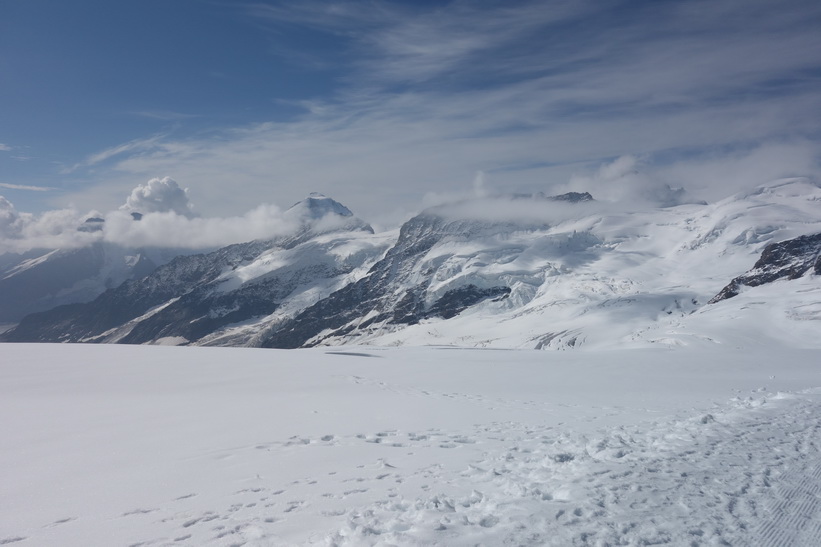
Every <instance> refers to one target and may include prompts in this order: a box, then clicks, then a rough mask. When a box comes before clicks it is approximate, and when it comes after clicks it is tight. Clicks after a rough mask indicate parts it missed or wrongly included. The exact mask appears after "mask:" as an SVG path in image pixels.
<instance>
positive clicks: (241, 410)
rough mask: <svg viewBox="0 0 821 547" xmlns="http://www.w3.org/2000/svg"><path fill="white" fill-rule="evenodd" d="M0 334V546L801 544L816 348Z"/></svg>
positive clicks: (816, 398)
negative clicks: (67, 341) (554, 348)
mask: <svg viewBox="0 0 821 547" xmlns="http://www.w3.org/2000/svg"><path fill="white" fill-rule="evenodd" d="M761 342H762V343H758V344H756V345H755V346H754V348H751V349H750V350H749V351H739V350H737V349H735V348H733V347H731V346H727V345H713V346H710V347H687V348H677V349H675V350H670V349H667V348H661V347H656V348H649V349H641V350H637V349H636V350H621V351H595V350H592V351H576V352H554V353H552V354H549V355H548V354H546V353H545V352H539V351H510V350H508V351H504V350H502V351H488V350H477V349H472V350H467V349H453V348H445V347H438V348H436V347H428V348H368V347H356V348H351V349H347V348H346V350H345V351H337V350H332V349H328V348H325V349H322V348H313V349H307V350H295V351H277V350H267V351H263V350H253V349H231V348H191V347H188V348H161V347H144V346H115V345H108V346H92V345H59V346H56V345H46V344H42V345H38V344H31V345H29V344H0V438H2V440H3V441H2V443H0V515H2V518H0V544H2V545H4V546H13V547H29V546H38V547H39V546H52V545H54V546H58V545H59V546H61V547H86V546H89V545H146V546H148V545H152V546H154V545H156V546H160V545H180V546H192V547H193V546H196V547H228V546H231V545H245V546H247V547H270V546H299V545H317V546H326V547H327V546H337V547H343V546H387V545H403V546H404V545H426V546H442V547H462V546H475V545H517V546H527V547H530V546H534V547H535V546H539V547H542V546H556V547H565V546H568V545H587V546H596V545H674V546H708V545H743V546H748V545H749V546H752V545H755V546H761V547H774V546H786V545H789V546H796V547H815V546H817V545H819V544H821V496H819V494H820V493H821V482H819V478H821V452H819V439H821V425H819V420H818V417H819V415H821V391H820V390H819V388H821V369H819V360H818V351H817V350H800V349H795V348H789V347H785V346H781V345H777V344H771V343H770V344H768V343H766V341H761Z"/></svg>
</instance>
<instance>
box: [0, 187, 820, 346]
mask: <svg viewBox="0 0 821 547" xmlns="http://www.w3.org/2000/svg"><path fill="white" fill-rule="evenodd" d="M594 197H595V196H590V194H587V193H570V194H564V195H561V196H545V195H542V194H535V195H525V196H523V195H513V196H510V195H507V196H494V197H483V198H477V199H473V200H468V201H463V202H459V203H453V204H448V205H441V206H437V207H433V208H430V209H427V210H425V211H423V212H422V213H420V214H418V215H416V216H414V217H413V218H411V219H410V220H408V221H407V222H405V223H404V224H403V225H402V226H401V228H400V229H399V230H397V231H392V232H386V233H379V234H375V233H374V232H373V229H372V228H371V227H370V226H369V225H368V224H367V223H366V222H364V221H363V220H361V219H358V218H357V217H355V216H354V215H353V214H352V213H351V211H350V210H348V209H347V208H346V207H345V206H343V205H342V204H340V203H338V202H336V201H334V200H332V199H330V198H327V197H325V196H321V195H311V196H310V197H309V198H307V199H306V200H304V201H302V202H300V203H298V204H297V205H295V206H294V207H293V208H292V209H291V210H289V211H288V212H287V213H286V214H290V215H293V216H294V218H298V219H300V223H299V226H300V228H299V229H298V230H297V231H296V232H295V233H293V234H291V235H288V236H283V237H279V238H276V239H273V240H268V241H253V242H248V243H242V244H237V245H231V246H228V247H225V248H222V249H219V250H217V251H214V252H211V253H207V254H200V255H191V256H180V257H177V258H175V259H173V260H171V261H170V262H168V263H167V264H164V265H162V266H160V267H158V268H156V269H155V270H154V271H153V272H151V273H150V274H148V275H145V276H143V277H139V278H136V279H130V280H127V281H125V282H124V283H122V284H120V285H119V286H117V287H112V288H110V289H109V290H107V291H105V292H104V293H102V294H101V295H99V296H98V297H97V298H96V299H94V300H92V301H90V302H86V303H75V304H70V305H67V306H60V307H57V308H55V309H52V310H50V311H45V312H41V313H35V314H32V315H29V316H27V317H25V318H23V319H22V321H20V323H19V325H17V327H15V328H14V329H12V330H10V331H8V332H6V333H5V334H4V335H3V337H2V339H3V340H5V341H18V342H22V341H38V342H58V341H59V342H117V343H134V344H175V345H179V344H191V345H212V346H252V347H278V348H296V347H308V346H316V345H343V344H370V345H423V344H442V345H457V346H469V347H500V348H501V347H505V348H539V349H567V348H576V347H625V346H648V345H661V346H677V345H689V344H714V343H734V344H744V343H747V342H749V341H755V340H760V339H762V337H763V338H773V337H774V338H778V339H780V340H782V341H785V342H787V343H791V342H798V341H801V343H802V344H804V345H806V343H808V341H810V342H809V343H812V340H815V339H816V338H817V336H813V335H812V332H813V331H814V330H816V329H817V328H818V327H817V325H818V324H817V323H816V321H817V320H819V319H821V284H819V283H818V279H819V278H818V275H819V274H821V259H819V250H821V235H819V233H821V188H819V187H818V186H817V185H816V184H814V183H813V182H812V181H810V180H807V179H801V178H796V179H785V180H780V181H776V182H773V183H770V184H767V185H764V186H761V187H758V188H756V189H755V190H753V191H751V192H746V193H742V194H739V195H735V196H732V197H730V198H727V199H724V200H722V201H719V202H716V203H712V204H703V203H701V204H699V203H694V204H684V205H677V206H670V207H660V208H654V209H650V210H631V209H629V208H626V207H623V206H618V205H614V204H611V203H603V202H599V201H596V200H595V199H593V198H594ZM2 290H3V295H4V296H3V298H8V296H6V289H5V288H3V289H2ZM816 343H817V342H816Z"/></svg>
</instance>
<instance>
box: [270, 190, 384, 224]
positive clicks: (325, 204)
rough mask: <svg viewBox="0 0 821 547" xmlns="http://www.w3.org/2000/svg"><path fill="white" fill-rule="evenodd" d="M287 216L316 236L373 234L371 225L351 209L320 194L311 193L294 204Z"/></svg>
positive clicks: (286, 213)
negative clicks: (328, 233) (352, 233)
mask: <svg viewBox="0 0 821 547" xmlns="http://www.w3.org/2000/svg"><path fill="white" fill-rule="evenodd" d="M285 216H286V217H290V218H292V219H294V220H296V221H297V222H299V224H300V225H302V227H303V228H304V229H307V230H310V232H312V233H314V234H320V233H325V232H335V231H351V230H364V231H366V232H370V233H373V228H372V227H371V226H370V224H368V223H367V222H365V221H364V220H362V219H360V218H358V217H355V216H354V214H353V213H352V212H351V210H350V209H348V208H347V207H345V206H344V205H342V204H341V203H339V202H338V201H336V200H334V199H331V198H329V197H327V196H325V195H323V194H320V193H319V192H311V193H310V194H309V195H308V197H307V198H305V199H303V200H302V201H300V202H297V203H295V204H293V205H292V206H291V207H290V208H289V209H288V210H287V211H285Z"/></svg>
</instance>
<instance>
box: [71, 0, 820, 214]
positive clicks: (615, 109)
mask: <svg viewBox="0 0 821 547" xmlns="http://www.w3.org/2000/svg"><path fill="white" fill-rule="evenodd" d="M241 9H243V10H250V12H251V13H252V14H253V15H254V16H255V17H256V18H258V19H259V20H264V21H266V22H267V24H272V25H275V26H276V25H291V26H292V27H293V28H297V29H302V28H304V27H310V28H311V29H312V30H313V31H320V32H327V33H328V34H329V35H331V37H332V39H342V40H344V41H345V44H346V45H347V46H348V47H340V48H337V50H336V51H335V52H334V55H335V56H338V59H337V57H334V60H335V61H338V62H339V65H338V66H342V68H344V69H346V70H347V71H348V74H349V77H347V78H345V79H343V80H342V81H343V82H344V84H343V85H342V86H341V87H339V88H338V89H336V92H335V93H332V94H330V95H329V96H325V98H324V99H321V98H312V99H311V100H310V101H305V102H304V104H305V105H306V112H305V113H304V114H303V115H302V117H298V118H295V119H290V120H288V121H277V122H263V123H257V124H251V125H247V126H243V127H240V128H229V129H222V130H215V131H211V132H209V133H208V134H207V136H202V135H203V134H197V135H194V136H190V137H184V136H175V137H172V136H168V135H165V136H163V135H155V136H153V137H150V138H147V139H136V140H132V141H130V142H127V143H124V144H122V145H120V146H115V147H111V148H108V149H106V150H103V151H101V152H100V153H98V154H94V155H92V156H90V157H89V158H88V159H87V160H86V161H85V162H83V163H82V164H81V165H80V166H78V168H80V167H93V169H88V170H87V171H83V174H86V175H87V180H89V181H91V182H92V185H91V186H90V187H87V188H84V189H83V190H80V191H78V192H67V193H65V194H64V195H62V196H59V197H58V198H57V199H60V200H62V201H61V204H62V205H65V204H66V203H84V204H85V203H87V204H89V205H91V206H94V207H99V208H102V209H108V208H110V207H113V206H115V203H116V205H119V199H120V196H121V195H122V194H123V193H124V192H126V191H128V190H130V189H131V188H133V187H134V186H135V185H136V184H137V183H141V182H143V181H145V180H147V179H149V178H151V177H155V176H156V174H157V173H168V174H170V175H172V176H173V177H174V178H176V179H177V180H181V181H188V183H189V184H192V185H194V184H196V191H197V209H198V211H200V212H201V213H202V214H203V215H209V216H223V217H224V216H235V217H240V216H242V215H243V214H244V212H245V211H247V210H249V209H251V208H253V207H256V206H257V205H258V204H259V203H260V202H264V203H279V204H286V205H287V204H289V203H293V202H294V201H297V200H299V199H301V198H303V197H304V196H305V195H306V194H307V193H308V192H310V191H321V192H323V193H325V194H327V195H330V196H333V197H335V198H338V199H340V200H341V201H344V202H345V203H346V205H348V206H349V207H350V208H351V209H352V210H354V211H355V212H356V213H358V214H359V215H360V216H362V217H363V218H365V219H367V220H369V221H371V222H373V223H375V224H378V225H384V226H391V225H394V224H396V223H397V222H398V221H400V220H402V218H403V215H402V214H396V211H413V210H416V209H418V208H419V206H420V204H421V203H422V202H423V200H424V199H429V200H430V199H433V200H436V199H438V198H437V197H436V196H449V195H458V194H461V193H462V192H464V191H465V186H466V182H469V181H470V180H471V179H472V178H473V177H474V176H475V174H476V173H477V172H482V173H484V176H485V177H486V179H487V180H490V181H492V182H493V185H494V187H495V190H497V191H499V192H502V191H510V192H513V191H520V192H536V191H547V192H550V191H551V187H557V186H561V185H566V184H567V182H568V180H570V179H571V177H573V176H575V177H576V178H575V179H573V180H574V181H575V182H577V183H579V185H580V184H581V182H584V181H587V182H588V183H589V184H593V185H599V186H600V188H599V190H600V191H599V195H600V196H601V199H605V198H606V196H608V195H610V194H613V196H614V197H613V198H612V199H617V194H619V193H621V194H625V195H627V194H630V193H631V192H633V193H636V192H640V191H642V192H645V194H647V193H650V194H653V192H655V196H654V197H653V196H652V195H649V196H648V195H645V197H646V198H648V199H651V200H652V199H655V200H657V201H658V200H660V201H662V202H663V201H665V200H667V201H669V200H670V199H671V198H673V197H675V196H674V195H671V194H669V191H668V190H666V187H665V186H664V185H665V184H668V185H670V186H674V187H676V186H683V187H685V188H687V189H688V191H691V193H692V194H693V195H694V197H702V196H703V197H705V198H706V199H717V198H718V197H722V196H721V194H723V195H729V194H731V193H733V192H736V191H738V190H739V187H740V186H743V185H745V184H747V183H746V182H745V181H749V184H750V185H751V186H752V185H753V180H752V179H757V178H760V177H759V175H760V174H765V173H767V174H770V173H772V174H776V173H781V172H787V171H792V174H800V175H810V176H812V175H816V174H819V172H821V170H820V169H819V166H818V162H817V161H814V160H812V153H810V152H808V151H810V150H812V149H814V150H816V151H817V150H818V149H819V137H818V122H817V117H816V116H812V115H808V113H814V112H817V111H821V94H819V92H818V86H817V82H816V79H814V77H813V76H812V75H813V74H815V73H816V72H817V70H818V69H819V68H821V66H820V65H821V61H819V58H818V55H817V54H816V52H817V51H818V48H819V47H821V34H819V33H818V32H817V24H816V22H817V18H818V17H819V16H821V4H819V3H818V2H812V1H805V0H787V4H786V5H785V4H783V3H778V4H776V3H772V2H767V1H763V0H750V1H744V2H742V1H738V0H710V1H705V0H694V1H692V2H685V3H680V2H678V3H677V2H672V3H671V2H655V3H654V2H649V3H635V2H633V3H631V2H622V1H620V0H617V1H615V2H608V3H605V4H602V3H600V2H592V1H584V0H582V1H575V0H573V1H570V0H568V1H558V2H550V3H545V2H540V1H524V2H483V3H480V4H477V3H470V2H451V3H447V4H444V5H438V6H436V7H421V6H413V5H405V6H399V5H398V4H395V3H379V4H373V3H359V2H344V1H342V2H333V3H327V2H319V1H311V0H306V1H305V2H299V3H277V4H275V5H263V4H259V3H257V4H254V5H252V6H251V7H250V8H249V7H248V6H247V5H243V7H242V8H241ZM274 30H276V31H279V30H281V29H280V28H276V29H274ZM287 34H288V33H282V32H275V33H272V38H271V39H272V40H276V39H277V37H278V36H285V35H287ZM286 45H287V44H286ZM180 134H181V133H176V135H180ZM785 139H789V140H785ZM738 150H747V151H749V150H760V151H761V152H757V153H748V152H744V153H739V152H738ZM765 150H770V151H771V152H767V153H765V152H764V151H765ZM745 154H747V155H750V158H748V159H744V155H745ZM629 156H635V157H639V158H641V173H642V174H639V175H630V174H624V175H623V176H621V177H609V178H608V176H607V174H606V173H596V169H597V168H598V166H599V165H600V164H602V163H603V162H609V161H612V159H613V158H618V157H629ZM765 156H766V158H765ZM754 157H760V158H761V160H760V161H758V162H757V165H759V166H760V171H759V172H758V173H756V169H755V167H754V165H755V164H756V161H754ZM791 161H792V162H793V165H792V169H790V166H789V163H790V162H791ZM710 168H715V169H716V173H718V172H722V176H721V177H711V176H710V174H709V173H707V170H708V169H710ZM733 169H738V171H736V172H733V171H732V170H733ZM642 177H645V178H646V177H649V178H650V179H651V181H654V182H653V184H654V185H655V186H653V185H651V184H650V182H648V181H642V180H640V179H641V178H642ZM708 179H709V180H711V182H710V183H709V184H707V183H706V181H707V180H708ZM619 185H626V188H625V189H623V190H619V188H617V187H618V186H619ZM651 189H652V191H651ZM696 190H699V192H696ZM591 191H592V190H591ZM659 192H660V194H659ZM425 196H427V198H425ZM115 200H116V201H115Z"/></svg>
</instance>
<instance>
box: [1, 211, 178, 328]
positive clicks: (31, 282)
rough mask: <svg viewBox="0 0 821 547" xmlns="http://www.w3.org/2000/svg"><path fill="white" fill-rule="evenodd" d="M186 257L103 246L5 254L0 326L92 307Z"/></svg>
mask: <svg viewBox="0 0 821 547" xmlns="http://www.w3.org/2000/svg"><path fill="white" fill-rule="evenodd" d="M95 220H96V219H95ZM183 253H185V250H184V249H164V248H140V249H132V248H127V247H123V246H121V245H116V244H112V243H107V242H102V241H100V242H95V243H92V244H91V245H88V246H86V247H80V248H75V249H41V250H33V251H29V252H27V253H21V254H14V253H8V254H4V255H2V257H0V324H2V323H14V322H16V321H19V320H20V319H22V318H23V317H24V316H26V315H28V314H30V313H34V312H38V311H44V310H48V309H51V308H54V307H55V306H59V305H63V304H70V303H75V302H88V301H90V300H92V299H94V298H96V297H97V296H99V295H100V294H102V293H103V292H105V291H106V290H107V289H111V288H114V287H117V286H118V285H120V284H121V283H123V282H124V281H126V280H127V279H134V278H141V277H143V276H145V275H148V274H149V273H151V272H152V271H154V270H155V269H156V268H157V266H159V265H161V264H165V263H166V262H168V261H170V260H172V259H173V258H174V257H176V256H178V255H180V254H183Z"/></svg>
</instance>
